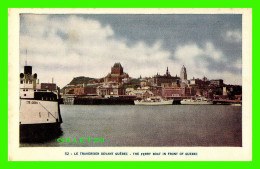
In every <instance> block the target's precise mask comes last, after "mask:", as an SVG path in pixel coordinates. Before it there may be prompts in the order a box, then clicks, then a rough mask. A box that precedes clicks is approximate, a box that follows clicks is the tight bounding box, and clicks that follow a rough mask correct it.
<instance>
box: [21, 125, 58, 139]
mask: <svg viewBox="0 0 260 169" xmlns="http://www.w3.org/2000/svg"><path fill="white" fill-rule="evenodd" d="M60 124H61V123H41V124H20V127H19V128H20V142H44V141H48V140H52V139H55V138H58V137H59V136H60V135H62V130H61V127H60Z"/></svg>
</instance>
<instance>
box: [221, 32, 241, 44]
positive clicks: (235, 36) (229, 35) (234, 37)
mask: <svg viewBox="0 0 260 169" xmlns="http://www.w3.org/2000/svg"><path fill="white" fill-rule="evenodd" d="M223 36H224V39H225V40H226V41H227V42H230V43H233V42H235V43H239V42H241V40H242V32H241V31H240V30H238V29H236V30H229V31H227V32H226V33H225V34H224V35H223Z"/></svg>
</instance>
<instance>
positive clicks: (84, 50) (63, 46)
mask: <svg viewBox="0 0 260 169" xmlns="http://www.w3.org/2000/svg"><path fill="white" fill-rule="evenodd" d="M22 25H23V26H22V28H21V29H22V31H21V35H20V51H21V54H20V65H21V66H20V70H21V71H22V67H23V65H24V64H23V63H24V62H25V58H26V56H25V55H26V53H25V50H26V49H27V51H28V54H27V55H28V64H30V65H32V66H33V67H34V71H35V72H37V73H38V74H39V78H40V80H41V81H42V82H44V81H50V79H51V78H52V77H54V79H56V82H57V83H58V85H59V86H64V85H66V84H67V83H68V82H70V80H71V79H72V78H73V77H75V76H89V77H100V78H101V77H104V76H106V75H107V73H109V72H110V69H111V66H113V64H114V63H115V62H121V64H122V65H123V67H124V69H125V72H127V73H129V75H130V76H132V77H138V76H140V75H142V76H151V75H154V74H156V72H157V71H162V70H163V71H164V70H165V69H166V66H167V64H168V63H169V62H170V61H171V60H170V52H169V51H166V50H164V49H162V43H161V41H160V40H158V41H155V43H154V44H153V45H147V44H146V43H144V42H143V41H139V42H138V43H136V44H135V45H132V46H128V45H127V43H126V40H125V39H122V40H118V39H117V38H115V37H114V31H113V30H112V28H111V27H110V25H102V24H101V23H100V22H99V21H97V20H92V19H84V18H82V17H79V16H69V17H64V18H60V19H59V20H57V19H55V18H52V17H50V16H48V15H37V16H35V15H25V16H24V18H23V23H22Z"/></svg>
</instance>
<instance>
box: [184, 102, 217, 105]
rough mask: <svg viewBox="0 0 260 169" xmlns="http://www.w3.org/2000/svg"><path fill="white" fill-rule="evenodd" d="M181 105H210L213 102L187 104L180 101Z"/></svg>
mask: <svg viewBox="0 0 260 169" xmlns="http://www.w3.org/2000/svg"><path fill="white" fill-rule="evenodd" d="M181 104H183V105H211V104H213V102H189V101H181Z"/></svg>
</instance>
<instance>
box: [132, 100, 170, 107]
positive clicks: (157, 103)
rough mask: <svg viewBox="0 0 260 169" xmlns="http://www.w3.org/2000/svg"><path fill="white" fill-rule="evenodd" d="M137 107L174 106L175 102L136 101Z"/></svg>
mask: <svg viewBox="0 0 260 169" xmlns="http://www.w3.org/2000/svg"><path fill="white" fill-rule="evenodd" d="M134 103H135V105H151V106H156V105H172V104H173V100H167V101H159V102H146V101H138V100H135V101H134Z"/></svg>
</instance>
